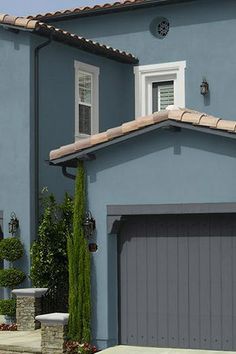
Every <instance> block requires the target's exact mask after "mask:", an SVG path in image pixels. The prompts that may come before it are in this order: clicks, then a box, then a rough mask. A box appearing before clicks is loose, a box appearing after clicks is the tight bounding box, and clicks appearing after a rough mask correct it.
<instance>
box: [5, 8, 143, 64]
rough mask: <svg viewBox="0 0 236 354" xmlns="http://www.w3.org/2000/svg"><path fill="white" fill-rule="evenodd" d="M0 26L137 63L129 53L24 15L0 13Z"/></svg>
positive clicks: (122, 61) (104, 55) (111, 57)
mask: <svg viewBox="0 0 236 354" xmlns="http://www.w3.org/2000/svg"><path fill="white" fill-rule="evenodd" d="M0 26H2V27H3V28H5V29H8V30H11V31H13V32H15V33H18V32H19V31H28V32H31V33H34V34H36V35H40V36H45V37H50V38H51V39H53V40H55V41H58V42H61V43H64V44H67V45H70V46H73V47H76V48H78V49H81V50H83V51H87V52H89V53H92V54H95V55H99V56H103V57H106V58H108V59H112V60H115V61H118V62H121V63H125V64H137V63H138V59H137V58H135V57H134V56H133V55H132V54H131V53H127V52H125V51H122V50H119V49H115V48H112V47H110V46H106V45H104V44H101V43H98V42H95V41H93V40H90V39H87V38H84V37H82V36H79V35H77V34H74V33H70V32H68V31H65V30H63V29H60V28H56V27H54V26H52V25H49V24H47V23H44V22H40V21H38V20H33V19H29V18H26V17H17V16H9V15H7V14H0Z"/></svg>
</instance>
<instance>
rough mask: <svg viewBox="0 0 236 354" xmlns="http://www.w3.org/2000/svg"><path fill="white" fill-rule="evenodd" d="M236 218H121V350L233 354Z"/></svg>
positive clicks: (235, 344)
mask: <svg viewBox="0 0 236 354" xmlns="http://www.w3.org/2000/svg"><path fill="white" fill-rule="evenodd" d="M235 219H236V216H235V215H233V214H228V215H220V214H218V215H175V216H174V215H173V216H156V215H155V216H145V217H144V216H134V217H129V218H128V219H127V221H126V222H125V223H124V225H123V226H122V229H121V232H120V235H119V236H118V250H119V337H120V343H121V344H128V345H141V346H143V345H144V346H159V347H179V348H181V347H182V348H202V349H224V350H236V237H235V236H236V221H235Z"/></svg>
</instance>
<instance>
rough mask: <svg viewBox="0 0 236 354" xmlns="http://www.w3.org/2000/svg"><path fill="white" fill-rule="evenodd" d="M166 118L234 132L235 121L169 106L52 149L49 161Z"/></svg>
mask: <svg viewBox="0 0 236 354" xmlns="http://www.w3.org/2000/svg"><path fill="white" fill-rule="evenodd" d="M168 120H170V121H175V122H179V123H184V124H186V125H188V124H191V125H194V126H196V127H197V126H199V127H203V128H209V129H211V130H212V129H215V130H218V131H225V132H229V133H233V134H236V121H231V120H223V119H221V118H216V117H213V116H209V115H207V114H205V113H200V112H197V111H193V110H190V109H180V108H175V107H173V106H170V107H168V109H167V110H166V111H162V112H155V113H153V114H151V115H149V116H145V117H140V118H137V119H135V120H133V121H129V122H127V123H123V124H122V125H121V126H119V127H115V128H111V129H108V130H107V131H105V132H103V133H99V134H95V135H92V136H91V137H89V138H86V139H82V140H79V141H76V142H75V143H74V144H70V145H65V146H62V147H60V148H59V149H56V150H52V151H51V152H50V161H51V162H52V163H53V161H54V160H57V159H60V158H63V157H66V156H67V155H72V154H75V153H79V152H84V153H85V154H86V149H89V148H91V147H95V146H97V145H99V144H102V143H106V142H109V141H112V140H114V139H117V138H119V137H122V136H124V135H129V134H131V133H132V132H135V131H139V130H141V129H144V128H147V127H148V126H151V125H152V126H154V125H156V126H158V124H160V123H161V122H163V121H168ZM68 159H69V158H68Z"/></svg>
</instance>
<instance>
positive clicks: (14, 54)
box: [0, 28, 34, 285]
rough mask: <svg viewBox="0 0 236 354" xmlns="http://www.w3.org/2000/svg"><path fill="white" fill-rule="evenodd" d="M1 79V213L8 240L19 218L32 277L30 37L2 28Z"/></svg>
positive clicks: (23, 261)
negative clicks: (14, 218)
mask: <svg viewBox="0 0 236 354" xmlns="http://www.w3.org/2000/svg"><path fill="white" fill-rule="evenodd" d="M0 77H1V80H0V107H1V109H0V166H1V168H0V210H2V211H3V225H4V236H5V237H7V236H8V222H9V221H10V214H11V212H12V211H14V212H15V213H16V215H17V217H18V219H19V222H20V232H19V235H20V237H21V240H22V241H23V242H24V246H25V251H26V254H25V256H24V258H23V260H22V261H20V262H19V265H20V266H22V267H23V269H24V270H25V271H26V272H27V274H28V268H29V247H30V243H31V237H32V233H33V229H32V222H33V221H34V220H33V215H32V214H31V211H32V210H33V209H32V203H33V200H32V198H33V197H32V196H33V185H32V178H31V177H32V176H31V173H32V171H31V169H30V159H31V153H32V152H33V151H32V147H31V144H30V136H31V123H30V113H31V103H30V91H31V79H30V49H29V36H28V35H27V34H24V33H19V34H14V33H11V32H9V31H6V30H4V29H2V28H0ZM31 167H32V166H31ZM30 190H31V192H32V194H31V193H30ZM25 285H27V282H26V283H25Z"/></svg>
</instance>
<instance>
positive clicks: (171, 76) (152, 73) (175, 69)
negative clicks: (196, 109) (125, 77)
mask: <svg viewBox="0 0 236 354" xmlns="http://www.w3.org/2000/svg"><path fill="white" fill-rule="evenodd" d="M185 68H186V61H176V62H171V63H162V64H151V65H141V66H135V67H134V75H135V116H136V118H137V117H140V116H145V115H148V114H151V113H152V112H151V107H152V105H151V98H150V97H151V96H150V87H151V85H152V83H153V82H162V81H172V80H173V81H174V95H175V97H174V100H175V102H174V105H175V106H178V107H185Z"/></svg>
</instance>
